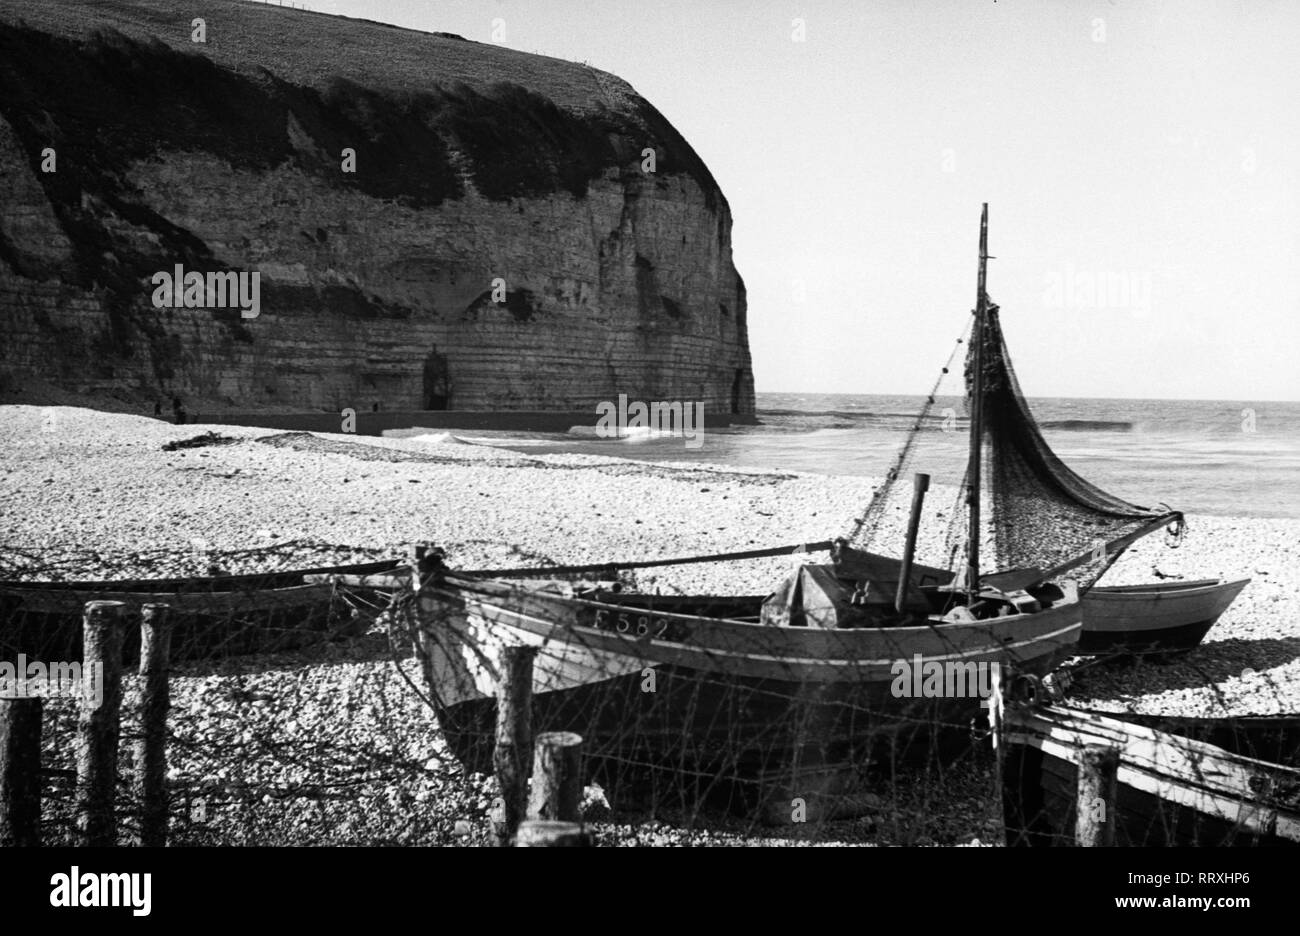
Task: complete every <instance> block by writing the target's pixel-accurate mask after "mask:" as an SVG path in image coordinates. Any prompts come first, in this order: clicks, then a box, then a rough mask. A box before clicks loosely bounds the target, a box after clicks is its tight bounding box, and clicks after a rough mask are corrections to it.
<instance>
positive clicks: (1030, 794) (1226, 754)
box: [994, 683, 1300, 847]
mask: <svg viewBox="0 0 1300 936" xmlns="http://www.w3.org/2000/svg"><path fill="white" fill-rule="evenodd" d="M1031 685H1032V683H1031ZM1008 695H1009V696H1015V695H1017V693H1016V692H1015V691H1014V690H1013V691H1011V692H1009V693H1008ZM1019 695H1020V696H1021V697H1020V698H1019V699H1015V698H1012V699H1010V700H1009V701H1008V702H1007V703H1006V705H1005V706H1002V704H1001V701H1000V698H999V699H997V700H995V703H994V710H995V722H997V723H1000V724H999V727H998V730H997V735H998V741H997V744H998V745H999V747H1000V748H1001V757H1002V765H1001V771H1002V780H1003V805H1004V818H1005V824H1006V838H1007V844H1008V845H1013V846H1027V845H1028V846H1062V845H1072V844H1075V829H1076V820H1077V818H1078V812H1079V810H1080V809H1081V808H1082V809H1091V810H1093V811H1094V812H1098V813H1102V815H1098V816H1096V818H1097V819H1098V820H1100V821H1101V822H1103V823H1105V824H1106V825H1108V826H1109V831H1111V833H1112V834H1113V836H1114V844H1115V845H1120V846H1165V845H1199V846H1216V847H1218V846H1254V845H1300V759H1298V754H1300V717H1298V716H1294V715H1278V716H1244V717H1237V718H1187V717H1182V718H1168V717H1164V716H1154V715H1148V716H1131V715H1116V714H1114V713H1107V712H1095V711H1089V710H1087V709H1080V708H1073V707H1067V706H1064V705H1057V704H1050V703H1048V702H1047V701H1046V699H1045V697H1044V696H1043V695H1040V694H1039V693H1038V692H1036V691H1034V690H1029V691H1027V692H1023V693H1019ZM1097 747H1101V748H1106V749H1111V750H1113V751H1115V752H1117V757H1118V766H1117V769H1116V773H1115V791H1114V800H1113V802H1111V803H1110V804H1109V809H1107V804H1106V803H1105V802H1104V801H1102V802H1100V803H1098V802H1089V801H1085V802H1084V803H1083V804H1082V806H1080V792H1079V789H1080V788H1079V771H1080V769H1081V768H1080V764H1081V762H1082V758H1083V756H1084V752H1085V751H1086V750H1087V749H1089V748H1093V749H1095V748H1097Z"/></svg>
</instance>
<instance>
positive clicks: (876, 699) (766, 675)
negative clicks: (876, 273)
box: [350, 206, 1082, 790]
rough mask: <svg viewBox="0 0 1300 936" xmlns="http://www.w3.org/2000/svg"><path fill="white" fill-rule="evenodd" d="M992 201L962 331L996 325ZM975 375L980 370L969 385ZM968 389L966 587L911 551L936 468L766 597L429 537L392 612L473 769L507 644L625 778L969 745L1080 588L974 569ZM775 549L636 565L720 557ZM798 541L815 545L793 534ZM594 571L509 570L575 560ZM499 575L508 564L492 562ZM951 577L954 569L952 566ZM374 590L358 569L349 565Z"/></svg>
mask: <svg viewBox="0 0 1300 936" xmlns="http://www.w3.org/2000/svg"><path fill="white" fill-rule="evenodd" d="M987 238H988V211H987V206H985V209H984V213H983V216H982V218H981V223H980V264H979V279H978V290H977V299H976V308H975V310H974V313H973V323H972V326H971V328H972V332H973V334H974V336H975V342H974V347H976V348H981V347H983V342H982V341H980V340H979V339H980V336H981V334H982V329H983V328H984V326H985V323H986V321H987V312H988V303H987V294H986V292H985V289H984V285H985V276H986V264H987V259H988V252H987V243H988V240H987ZM977 384H978V380H977ZM982 400H983V396H982V395H981V393H980V392H979V391H978V386H977V390H976V392H975V393H974V394H973V397H972V401H973V402H972V419H971V422H972V429H971V436H970V446H969V449H970V455H969V460H968V463H967V475H968V478H969V483H968V484H967V492H968V494H969V496H968V497H967V498H966V507H967V510H968V512H969V523H968V528H969V530H971V531H974V532H973V533H972V534H971V535H970V537H969V539H968V541H967V543H966V550H965V554H964V558H963V561H962V574H961V576H960V580H959V581H950V582H940V581H938V580H937V578H936V576H937V575H938V574H939V573H941V572H942V571H944V570H940V569H939V568H938V567H935V566H927V565H924V564H922V563H920V562H918V561H916V557H915V545H916V541H917V530H918V525H919V521H920V517H921V511H922V506H923V501H924V492H925V490H926V486H927V484H928V476H925V475H918V476H917V479H916V481H915V483H914V489H913V492H912V493H913V498H912V508H911V510H910V512H909V515H908V517H909V519H908V531H907V538H906V543H905V545H904V547H903V550H902V558H901V560H900V559H897V558H887V557H885V556H882V555H879V554H876V553H872V552H870V551H868V550H865V549H860V548H857V547H855V546H854V545H853V544H851V543H849V542H847V541H844V540H837V541H833V542H827V543H823V544H817V545H818V546H819V547H822V548H829V550H830V552H831V557H830V562H829V563H803V564H801V565H800V566H799V567H798V568H797V569H796V570H794V571H793V572H791V573H790V575H789V576H787V577H786V578H785V580H784V581H782V582H780V583H779V584H778V585H777V587H776V588H775V589H774V590H773V591H772V592H771V593H770V594H768V595H766V596H748V597H744V596H740V597H737V596H723V597H719V596H681V595H677V596H661V595H644V594H631V593H628V592H626V591H620V590H619V589H618V588H617V586H614V587H609V586H601V585H596V586H582V585H573V584H570V583H568V582H566V581H564V580H563V579H562V578H557V580H555V581H552V582H549V583H541V584H539V583H519V582H515V581H512V580H511V579H510V578H509V577H508V576H507V575H505V574H500V573H498V574H496V575H489V574H482V573H480V574H469V573H465V572H457V571H456V570H453V569H449V568H446V567H445V566H444V564H443V563H442V561H441V559H440V557H439V555H438V553H437V552H436V551H433V550H430V551H429V552H428V553H426V555H425V557H424V559H423V560H422V562H421V563H420V565H419V567H418V568H417V569H416V570H415V571H414V572H413V574H412V575H411V576H410V577H409V579H408V585H409V587H408V588H407V589H406V590H405V591H404V592H402V593H400V594H399V595H398V597H397V599H396V600H395V601H394V603H393V605H392V606H391V607H390V609H389V620H390V622H391V623H392V624H393V625H394V626H395V627H398V628H408V629H409V632H410V633H411V634H412V636H413V638H414V641H415V644H416V648H417V651H418V653H419V657H420V660H421V664H422V668H423V673H424V678H425V680H426V683H427V685H428V687H429V689H430V694H431V696H432V700H433V702H434V705H435V708H436V711H437V716H438V719H439V721H440V723H441V725H442V728H443V732H444V734H445V736H446V739H447V740H448V742H449V744H450V745H451V747H452V749H453V750H454V751H455V752H456V754H457V755H458V756H459V757H460V758H461V760H462V761H463V762H464V763H465V764H466V765H467V766H468V767H470V768H471V769H475V770H485V769H487V768H488V767H489V765H490V763H491V752H492V746H493V731H494V723H495V717H496V702H495V696H496V692H497V689H498V686H499V683H500V680H501V670H500V666H501V663H500V661H501V657H502V653H503V652H504V651H505V650H506V649H507V648H509V647H514V646H531V647H535V648H536V649H537V653H536V658H535V661H534V663H533V683H532V724H533V730H534V731H535V732H537V731H572V732H577V733H578V734H580V735H582V737H583V738H584V739H585V745H584V750H585V752H586V755H587V759H588V763H589V764H590V765H591V766H592V770H593V775H595V776H599V777H600V779H601V782H602V783H603V784H608V783H610V782H618V780H619V779H620V777H622V776H624V775H626V774H628V773H640V772H641V771H646V770H648V771H650V772H652V773H655V774H659V773H661V772H662V771H665V770H667V771H670V772H671V773H673V774H674V776H675V777H677V778H678V780H677V781H676V783H677V784H678V786H676V787H674V789H679V790H680V789H682V787H681V786H680V783H681V779H680V778H682V777H694V778H705V779H707V780H709V781H710V782H712V781H713V780H717V779H719V778H731V779H745V778H752V777H756V776H759V775H761V774H764V773H765V772H770V771H771V770H773V769H775V768H779V767H781V766H782V765H786V764H790V763H796V762H797V763H802V764H808V765H826V764H836V763H848V762H857V761H859V760H862V759H865V758H867V757H869V756H870V755H871V753H872V752H875V751H878V750H880V748H881V746H882V745H888V746H889V747H890V749H891V750H895V751H896V750H898V749H899V748H900V747H907V746H909V745H911V744H912V743H913V742H917V741H919V742H921V743H922V744H923V745H927V746H928V745H929V744H931V743H932V741H933V739H934V737H935V735H936V734H942V733H943V732H945V731H951V730H956V731H959V732H962V733H963V734H965V735H966V742H967V744H969V735H968V732H969V727H970V722H971V717H972V716H973V715H975V714H978V713H979V711H980V708H979V705H980V700H981V698H982V697H983V696H985V695H986V693H985V692H983V691H981V687H980V686H978V681H979V679H980V677H981V676H982V675H984V674H987V673H988V672H989V670H990V669H996V667H997V666H999V665H1008V664H1012V665H1015V666H1016V667H1017V668H1018V669H1021V670H1025V671H1028V672H1036V673H1046V672H1048V671H1049V670H1050V669H1052V668H1053V667H1054V666H1055V665H1057V664H1058V663H1059V662H1060V661H1062V660H1063V659H1064V658H1066V657H1068V656H1070V655H1071V654H1073V652H1074V650H1075V647H1076V645H1077V642H1078V638H1079V633H1080V630H1081V619H1082V609H1081V607H1080V604H1079V599H1078V591H1077V589H1076V588H1075V586H1074V585H1073V584H1072V583H1071V582H1069V581H1060V582H1057V581H1055V580H1053V579H1051V578H1050V577H1044V576H1038V577H1037V580H1036V581H1034V582H1032V583H1029V584H1028V585H1026V586H1024V587H1017V588H1014V589H1003V588H998V587H995V586H994V585H992V584H988V583H984V582H982V581H981V578H980V564H979V538H980V537H979V531H980V529H981V525H980V522H979V509H980V496H979V492H980V484H979V476H980V462H981V452H982V435H981V428H980V427H981V411H982ZM789 551H791V550H789V549H786V548H776V549H771V550H758V551H750V552H746V553H734V554H720V555H715V556H709V557H690V558H688V559H685V560H661V561H657V562H654V561H642V562H639V563H631V564H629V565H631V566H646V565H651V564H662V565H669V564H680V563H682V562H685V561H710V562H721V561H730V560H740V559H745V558H754V557H756V556H760V555H773V554H778V553H781V552H789ZM799 551H802V552H804V553H805V558H806V557H807V554H809V553H811V552H812V551H813V550H810V549H804V548H801V549H800V550H799ZM603 568H605V567H604V566H600V565H597V566H589V567H582V566H572V567H567V568H559V569H556V568H553V569H549V570H545V569H540V570H513V571H514V572H515V573H516V574H520V573H522V574H524V575H527V574H552V575H554V576H559V574H560V573H564V574H575V573H583V572H592V571H598V570H601V569H603ZM503 571H504V570H503ZM946 577H947V578H949V579H951V575H947V576H946ZM350 581H355V582H356V583H357V584H365V579H364V578H357V579H351V580H350Z"/></svg>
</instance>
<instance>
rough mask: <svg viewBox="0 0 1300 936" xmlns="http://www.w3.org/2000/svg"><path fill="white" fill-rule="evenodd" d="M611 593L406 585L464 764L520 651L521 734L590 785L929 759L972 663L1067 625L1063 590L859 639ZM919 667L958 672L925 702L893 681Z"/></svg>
mask: <svg viewBox="0 0 1300 936" xmlns="http://www.w3.org/2000/svg"><path fill="white" fill-rule="evenodd" d="M694 600H695V601H706V600H707V599H694ZM619 601H620V603H614V601H613V600H612V598H611V600H602V601H593V600H586V599H579V598H568V597H563V596H561V595H558V594H548V593H544V592H537V591H531V590H527V589H521V588H518V587H512V586H508V585H504V584H502V583H493V582H475V583H473V584H472V585H469V586H468V587H446V586H443V587H438V588H425V589H423V590H421V592H420V593H419V597H418V607H419V612H418V625H417V626H418V628H419V631H418V645H419V648H420V656H421V659H422V662H423V665H424V672H425V678H426V681H427V683H428V685H429V686H430V688H431V689H432V691H433V695H434V697H435V701H436V702H437V703H438V704H439V708H440V716H439V717H440V720H441V722H442V726H443V729H444V732H445V734H446V736H447V740H448V741H449V743H450V744H451V746H452V748H453V750H454V751H456V753H457V755H458V756H459V757H460V758H461V760H462V761H463V762H464V763H465V765H466V766H467V767H469V768H470V769H473V770H480V771H484V770H487V769H488V767H489V766H490V757H491V751H492V745H493V738H494V724H495V711H496V703H495V691H496V686H497V681H498V678H497V674H498V670H497V660H498V659H499V654H500V653H501V651H502V650H503V649H504V648H505V647H507V646H511V645H531V646H535V647H537V648H538V653H537V656H536V659H535V661H534V667H533V713H532V714H533V730H534V732H541V731H573V732H577V733H578V734H580V735H582V736H583V738H584V741H585V744H584V750H585V751H586V755H587V758H588V761H589V762H590V763H592V764H593V767H594V769H595V770H596V771H597V774H596V775H597V776H599V777H600V778H601V780H602V782H610V781H611V780H614V781H617V779H618V776H617V775H622V774H629V773H637V772H639V771H640V769H650V770H659V769H665V768H666V769H669V770H672V771H673V772H674V773H677V774H681V773H694V774H696V775H700V776H707V777H711V778H718V777H726V778H730V779H743V778H746V777H751V776H754V775H756V774H758V773H760V772H764V771H768V770H771V769H774V768H777V767H780V766H784V765H787V764H790V763H793V762H798V763H801V764H805V765H826V764H842V763H859V762H861V761H862V759H863V758H865V757H868V756H869V755H871V754H873V753H877V752H879V751H881V750H883V749H885V748H888V749H890V750H892V751H894V752H895V753H898V752H900V751H906V750H908V749H913V748H915V749H917V750H920V749H924V750H929V746H930V745H931V744H932V743H933V742H934V741H935V739H936V735H938V734H944V733H945V731H944V729H947V730H948V731H947V732H946V733H947V734H948V735H949V737H951V736H952V735H953V734H960V735H961V737H962V740H963V742H964V743H963V749H968V748H969V743H970V738H969V731H970V725H971V722H972V719H973V718H974V717H975V716H977V715H979V714H980V712H981V706H980V702H981V698H980V696H981V695H982V693H981V691H980V687H978V686H977V685H976V681H978V680H979V679H980V678H981V676H980V674H981V673H989V672H990V668H989V666H988V664H993V663H997V664H999V665H1005V664H1014V665H1015V666H1016V667H1017V670H1018V671H1029V672H1036V673H1045V672H1047V671H1049V670H1050V669H1051V668H1053V667H1054V666H1056V665H1057V664H1058V663H1059V662H1061V661H1062V660H1064V659H1065V658H1067V657H1069V656H1070V655H1072V654H1073V653H1074V652H1075V646H1076V644H1077V641H1078V635H1079V631H1080V630H1081V627H1082V622H1081V617H1082V609H1081V608H1080V606H1079V603H1078V600H1077V597H1075V596H1073V595H1071V596H1069V597H1068V598H1067V599H1066V600H1063V601H1061V602H1058V604H1057V606H1055V607H1053V608H1050V609H1048V610H1045V611H1039V612H1037V613H1034V614H1022V615H1013V616H1008V617H1002V618H993V619H989V620H985V621H979V622H971V623H967V624H955V623H942V624H933V625H930V626H904V627H872V628H860V629H849V628H845V629H822V628H816V627H778V626H771V625H762V624H759V623H757V622H756V621H755V622H750V621H745V620H741V619H740V618H743V617H756V616H757V613H758V607H757V605H754V604H752V603H753V602H755V601H761V599H732V600H731V602H732V603H731V604H728V602H727V600H725V599H716V600H715V601H716V602H717V603H716V604H715V606H714V607H713V608H711V609H710V614H709V615H706V614H703V613H695V614H691V613H684V612H685V610H686V606H687V605H688V604H689V603H690V602H691V601H692V599H680V598H678V599H656V598H653V597H649V596H637V597H635V598H621V597H620V598H619ZM622 602H632V603H630V604H629V603H622ZM637 602H639V604H637ZM669 609H672V610H669ZM746 612H752V614H748V613H746ZM620 627H622V628H623V630H621V631H620ZM900 664H905V665H900ZM981 664H982V665H983V666H981ZM927 665H930V666H931V672H935V671H937V670H935V668H936V667H944V668H946V669H945V670H944V672H945V673H953V674H956V676H957V677H958V680H957V681H953V680H951V679H949V682H948V683H947V684H946V685H943V687H942V688H940V689H939V691H938V693H937V694H935V693H931V692H927V691H926V688H927V687H926V686H925V685H922V684H921V683H920V678H919V677H917V679H911V678H910V677H911V676H912V675H913V673H914V672H916V671H917V670H921V671H923V670H924V669H925V667H926V666H927ZM900 674H906V675H907V677H908V680H907V681H906V682H904V681H903V680H901V679H900ZM957 682H960V683H961V685H960V686H959V685H957ZM934 686H935V684H931V686H930V688H934Z"/></svg>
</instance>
